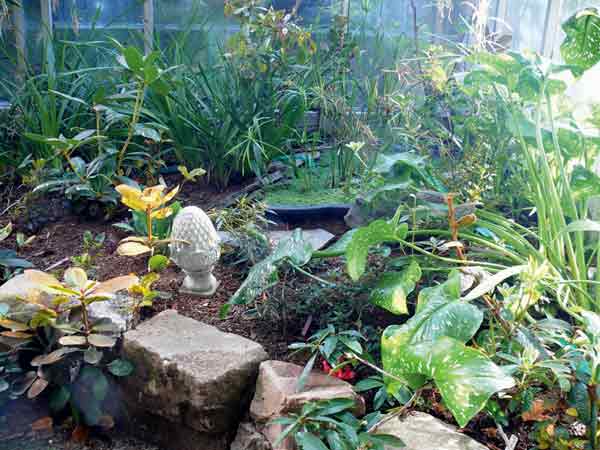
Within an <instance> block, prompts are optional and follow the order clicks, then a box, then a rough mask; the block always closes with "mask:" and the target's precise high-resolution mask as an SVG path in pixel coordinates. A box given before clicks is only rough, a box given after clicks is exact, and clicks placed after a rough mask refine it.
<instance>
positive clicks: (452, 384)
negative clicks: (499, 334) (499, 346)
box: [401, 337, 515, 427]
mask: <svg viewBox="0 0 600 450" xmlns="http://www.w3.org/2000/svg"><path fill="white" fill-rule="evenodd" d="M401 364H402V366H403V367H404V369H405V370H408V371H409V372H421V373H423V374H424V375H425V376H426V377H427V378H428V379H433V381H434V382H435V385H436V386H437V388H438V389H439V391H440V393H441V395H442V398H443V399H444V404H445V405H446V406H447V407H448V409H449V410H450V411H451V412H452V415H453V416H454V418H455V419H456V421H457V422H458V424H459V425H460V426H461V427H464V426H466V425H467V423H468V422H469V421H470V420H471V419H472V418H473V417H474V416H475V415H476V414H477V413H478V412H479V411H481V410H482V409H483V407H484V406H485V404H486V403H487V401H488V400H489V398H490V397H491V396H492V395H493V394H494V393H496V392H499V391H503V390H507V389H510V388H512V387H513V386H514V384H515V382H514V380H513V379H512V377H509V376H507V375H506V374H505V373H504V372H503V371H502V369H501V368H500V367H498V366H497V365H496V364H494V363H493V362H492V361H491V360H490V359H489V358H488V357H487V356H486V355H484V354H483V353H480V352H479V351H478V350H475V349H473V348H470V347H467V346H465V344H463V343H462V342H460V341H458V340H456V339H453V338H449V337H443V338H440V339H438V340H436V341H433V342H423V343H421V344H418V345H415V346H410V347H409V348H407V349H406V350H405V351H404V352H403V355H402V357H401Z"/></svg>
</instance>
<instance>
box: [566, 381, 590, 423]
mask: <svg viewBox="0 0 600 450" xmlns="http://www.w3.org/2000/svg"><path fill="white" fill-rule="evenodd" d="M569 405H570V406H572V407H574V408H575V409H576V410H577V417H578V419H579V420H581V421H582V422H584V423H589V421H590V416H591V408H590V395H589V391H588V388H587V385H586V384H585V383H583V382H581V381H580V382H578V383H575V384H574V385H573V387H572V388H571V391H570V392H569Z"/></svg>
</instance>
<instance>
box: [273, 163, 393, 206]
mask: <svg viewBox="0 0 600 450" xmlns="http://www.w3.org/2000/svg"><path fill="white" fill-rule="evenodd" d="M324 164H326V163H324ZM399 181H402V180H396V179H387V180H384V179H383V178H381V177H379V176H373V177H372V179H370V180H369V181H368V182H367V183H360V182H358V181H356V182H354V183H352V185H351V186H350V187H349V188H347V187H346V186H338V187H333V188H332V187H331V171H330V169H329V168H328V167H327V166H326V165H323V166H316V167H313V168H311V169H304V168H301V169H299V170H298V176H297V177H295V178H293V179H291V180H290V181H288V182H286V183H278V184H275V185H272V186H269V187H266V188H265V202H266V203H267V204H269V205H292V206H293V205H300V206H304V205H326V204H333V203H352V202H354V199H355V198H356V197H357V195H359V194H361V193H365V192H367V191H370V190H373V189H376V188H379V187H382V186H383V185H384V184H388V183H395V182H399Z"/></svg>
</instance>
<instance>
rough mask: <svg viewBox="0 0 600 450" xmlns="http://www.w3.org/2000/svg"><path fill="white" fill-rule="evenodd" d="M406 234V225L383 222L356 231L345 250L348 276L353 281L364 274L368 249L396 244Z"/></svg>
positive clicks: (377, 221) (372, 223)
mask: <svg viewBox="0 0 600 450" xmlns="http://www.w3.org/2000/svg"><path fill="white" fill-rule="evenodd" d="M407 233H408V225H407V224H405V223H403V224H400V225H399V226H397V227H396V226H395V225H394V224H392V223H390V222H387V221H385V220H376V221H374V222H371V223H370V224H369V225H368V226H366V227H363V228H360V229H358V231H356V233H354V234H353V235H352V241H351V242H350V244H349V245H348V248H347V249H346V260H347V263H346V264H347V270H348V274H349V275H350V277H351V278H352V279H353V280H354V281H358V279H359V278H360V277H361V276H362V275H363V274H364V273H365V269H366V265H367V256H368V255H369V249H370V248H371V247H373V246H375V245H379V244H383V243H384V242H397V241H398V240H399V239H404V238H405V237H406V234H407Z"/></svg>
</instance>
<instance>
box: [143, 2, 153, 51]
mask: <svg viewBox="0 0 600 450" xmlns="http://www.w3.org/2000/svg"><path fill="white" fill-rule="evenodd" d="M153 49H154V0H144V52H145V54H146V55H148V54H150V53H151V52H152V50H153Z"/></svg>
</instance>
